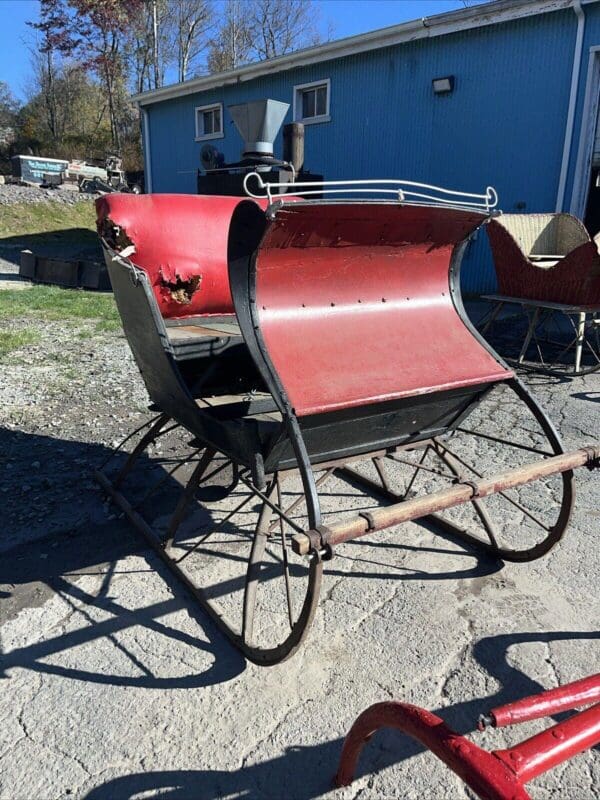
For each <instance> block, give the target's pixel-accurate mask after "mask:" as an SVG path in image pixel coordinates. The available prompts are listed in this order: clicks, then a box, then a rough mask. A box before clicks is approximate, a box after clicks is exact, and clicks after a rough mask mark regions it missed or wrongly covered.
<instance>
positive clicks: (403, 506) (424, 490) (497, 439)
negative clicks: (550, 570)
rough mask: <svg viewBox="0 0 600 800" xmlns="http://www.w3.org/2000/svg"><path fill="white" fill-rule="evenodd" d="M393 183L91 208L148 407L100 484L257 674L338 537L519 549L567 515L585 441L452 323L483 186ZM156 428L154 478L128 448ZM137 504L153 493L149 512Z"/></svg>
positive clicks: (304, 612)
mask: <svg viewBox="0 0 600 800" xmlns="http://www.w3.org/2000/svg"><path fill="white" fill-rule="evenodd" d="M411 188H412V189H413V200H414V202H412V203H410V202H407V199H408V197H407V194H401V195H400V198H401V202H399V201H398V200H395V201H392V202H390V201H366V202H365V201H361V202H355V201H350V200H335V201H322V200H319V201H310V200H298V199H295V200H293V201H291V200H290V201H286V202H279V203H275V204H273V203H271V204H270V205H269V206H268V208H267V209H266V212H265V210H264V204H262V205H261V204H260V203H256V202H254V201H251V200H244V199H241V198H203V197H183V196H172V197H170V198H169V196H166V195H162V196H154V197H153V196H151V195H150V196H146V197H144V198H132V197H126V196H122V197H119V196H118V195H113V196H108V197H105V198H103V199H102V200H101V201H99V218H100V221H99V227H100V230H101V233H102V235H103V239H104V248H105V254H106V259H107V264H108V269H109V272H110V275H111V280H112V283H113V289H114V293H115V298H116V300H117V305H118V308H119V311H120V314H121V317H122V319H123V326H124V329H125V333H126V335H127V338H128V340H129V343H130V346H131V349H132V351H133V354H134V357H135V359H136V362H137V364H138V367H139V368H140V371H141V374H142V377H143V379H144V382H145V384H146V387H147V389H148V392H149V395H150V398H151V400H152V404H153V406H152V407H153V408H155V409H156V411H157V413H158V416H157V417H156V418H155V420H154V421H153V422H152V424H150V425H149V426H147V428H146V429H145V432H140V433H139V434H138V438H139V441H138V443H137V445H136V446H135V447H134V449H133V451H132V453H131V455H129V456H128V457H127V459H126V460H125V462H124V464H122V465H120V469H119V470H116V469H112V470H110V474H109V467H108V466H107V467H106V468H105V469H104V470H103V471H102V472H100V473H98V479H99V481H100V483H101V484H102V486H103V488H104V489H105V490H106V491H107V493H108V494H109V495H110V496H111V497H112V499H113V500H114V501H115V502H116V504H117V505H118V506H119V507H120V508H121V509H122V510H123V511H124V512H125V513H126V515H127V516H128V518H129V519H130V520H131V521H132V522H133V524H134V525H135V526H136V528H137V529H138V530H140V532H142V533H143V534H144V536H145V537H146V538H147V539H148V541H149V542H150V543H151V544H152V545H153V547H154V548H155V549H156V550H157V552H158V553H159V554H160V555H161V557H162V558H163V559H164V560H165V562H166V563H167V564H168V565H169V567H170V568H171V569H172V570H173V571H174V572H175V573H176V574H177V575H178V576H179V577H180V578H182V579H183V580H184V581H185V583H186V584H187V586H188V587H189V588H190V589H191V591H192V592H193V593H194V594H195V596H196V597H197V598H198V599H199V601H200V602H201V604H202V605H203V607H204V608H205V609H206V610H207V611H208V612H209V614H210V615H211V616H212V618H213V620H215V621H216V623H217V624H218V625H219V627H220V628H221V629H222V630H223V631H224V632H225V633H226V634H227V636H228V637H229V638H230V639H231V640H232V642H233V643H234V644H235V645H236V646H237V647H238V648H239V649H240V650H241V651H242V652H243V653H244V654H245V655H246V657H247V658H249V659H250V660H252V661H254V662H256V663H259V664H273V663H277V662H279V661H281V660H283V659H284V658H286V657H289V656H290V655H292V654H293V653H294V652H295V651H296V650H297V648H298V647H299V645H300V644H301V643H302V641H303V639H304V637H305V635H306V633H307V631H308V629H309V627H310V624H311V622H312V619H313V617H314V614H315V611H316V608H317V604H318V599H319V591H320V586H321V579H322V572H323V562H324V561H327V560H328V559H330V558H331V557H332V556H333V554H334V548H335V547H336V546H337V545H340V544H342V543H343V542H349V541H351V540H356V539H359V538H360V537H362V536H363V535H364V534H367V533H371V532H374V531H378V530H383V529H389V528H391V527H392V526H396V525H398V524H399V523H400V522H406V521H411V520H417V519H425V520H427V522H428V523H429V524H430V525H432V526H435V527H436V529H437V530H439V531H440V533H441V534H442V535H443V536H444V537H446V538H447V537H450V538H451V539H453V540H457V541H459V542H462V543H463V544H465V545H466V546H467V547H468V548H469V549H473V550H482V551H484V552H486V553H488V554H491V555H494V556H496V557H499V558H503V559H506V560H514V561H527V560H531V559H534V558H538V557H539V556H541V555H543V554H544V553H546V552H548V550H549V549H550V548H551V547H552V546H553V545H554V544H555V543H556V542H557V541H559V539H560V538H561V536H562V535H563V533H564V531H565V529H566V526H567V523H568V520H569V515H570V512H571V508H572V504H573V488H572V482H573V474H572V470H573V469H574V468H575V467H578V466H582V465H584V464H587V465H589V466H591V465H592V464H594V463H596V462H597V460H598V456H599V455H600V451H599V450H598V449H594V448H583V449H581V450H577V451H574V452H572V453H568V454H565V453H564V452H563V449H562V445H561V443H560V440H559V438H558V435H557V433H556V431H555V430H554V428H553V426H552V424H551V423H550V421H549V420H548V419H547V417H546V416H545V414H544V413H543V411H542V410H541V409H540V408H539V406H538V405H537V404H536V403H535V401H534V400H533V399H532V398H531V396H530V395H529V394H528V392H527V390H526V389H525V387H524V386H523V385H522V384H521V383H520V382H519V381H518V380H517V379H516V378H515V376H514V375H513V373H512V372H511V370H510V369H509V368H508V367H507V366H506V365H505V364H504V363H503V362H502V361H501V359H499V358H498V357H497V356H496V355H495V354H494V352H493V351H492V350H491V349H490V348H489V346H488V345H486V343H485V342H484V341H483V340H482V339H481V338H480V337H479V336H478V334H477V333H476V332H475V331H474V330H473V329H472V327H471V326H470V324H469V322H468V321H467V318H466V315H465V313H464V310H463V308H462V303H461V300H460V294H459V290H458V272H459V265H460V260H461V256H462V252H463V249H464V246H465V243H466V241H467V239H468V237H469V236H470V235H471V234H472V233H473V232H474V231H475V230H476V229H477V228H478V227H479V226H480V225H481V224H482V223H484V222H485V221H486V220H487V218H488V213H489V208H488V207H486V206H487V203H488V199H487V198H486V197H481V198H480V201H479V202H480V206H479V207H478V205H477V202H473V201H472V197H470V198H469V197H467V198H462V199H463V201H464V202H463V203H462V204H459V205H458V206H456V205H454V206H452V205H451V204H450V203H448V201H447V200H441V199H440V195H439V194H438V195H436V196H430V195H428V196H427V197H423V196H422V195H421V194H416V192H414V185H413V186H412V187H411ZM298 189H299V191H300V190H301V189H302V187H301V186H299V187H298ZM308 191H309V192H310V191H311V190H310V189H309V190H308ZM395 196H396V197H398V196H399V195H398V192H397V190H395ZM442 197H444V195H442ZM460 200H461V198H460V197H458V198H457V197H453V198H452V201H453V202H454V203H457V202H459V203H460ZM140 201H143V203H144V206H143V207H142V205H141V203H140ZM469 203H471V205H469ZM182 217H183V218H184V219H185V221H186V223H185V227H184V228H183V229H182V228H181V224H182V223H181V219H182ZM178 226H179V233H180V234H181V233H185V235H184V236H181V235H180V236H179V237H178V238H175V239H173V238H172V237H173V232H174V231H177V230H178ZM169 237H171V238H169ZM169 242H172V247H171V244H169ZM119 251H121V252H119ZM205 254H208V255H209V256H210V257H206V255H205ZM165 284H167V290H168V291H169V292H170V294H169V295H168V296H167V298H166V301H165ZM182 284H184V287H185V291H184V292H183V293H181V292H179V289H180V288H181V285H182ZM173 286H175V287H176V288H175V289H173V288H170V287H173ZM173 292H175V293H176V294H175V295H173ZM185 292H188V293H189V296H188V295H186V294H185ZM515 405H517V406H518V408H519V409H520V410H522V411H523V421H522V423H521V424H517V423H515V420H514V418H513V417H514V408H515ZM507 431H508V432H509V434H508V435H507V433H506V432H507ZM175 439H177V442H176V441H175ZM159 442H164V444H162V445H161V452H162V453H163V456H162V457H163V461H164V463H163V465H162V468H161V469H159V470H156V469H155V462H156V460H157V459H156V457H154V459H149V458H148V457H147V455H146V454H147V453H148V451H149V448H154V449H155V453H156V448H157V443H159ZM153 469H154V471H155V472H156V473H157V474H156V476H155V479H154V482H151V481H150V478H149V477H145V476H149V475H151V474H152V472H153ZM136 475H140V476H141V477H136ZM532 481H535V483H534V484H532ZM174 490H176V491H174ZM159 495H161V496H165V497H166V498H167V499H170V500H171V507H170V509H169V510H168V512H166V513H165V512H164V509H163V510H161V514H160V515H157V512H156V510H155V508H153V502H154V503H155V505H156V501H157V496H159ZM441 512H445V513H444V514H443V515H442V514H441ZM385 536H386V538H385V541H386V542H389V541H390V537H391V536H394V538H395V532H393V531H391V532H389V533H387V534H386V535H385ZM373 538H376V534H374V536H373ZM358 546H362V545H360V543H358V542H357V543H356V544H353V545H348V547H349V548H353V547H358ZM215 574H216V577H215Z"/></svg>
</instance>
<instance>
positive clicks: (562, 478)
mask: <svg viewBox="0 0 600 800" xmlns="http://www.w3.org/2000/svg"><path fill="white" fill-rule="evenodd" d="M515 393H516V395H517V397H518V399H519V401H521V402H520V403H518V404H517V403H515ZM517 409H518V410H519V413H518V414H516V413H515V412H516V410H517ZM517 417H518V419H517ZM506 431H508V433H506ZM562 452H563V449H562V446H561V443H560V440H559V438H558V435H557V433H556V431H555V430H554V428H553V426H552V424H551V423H550V422H549V420H548V418H547V417H546V416H545V414H544V413H543V411H542V410H541V409H540V408H539V406H538V405H537V403H536V402H535V400H534V399H533V398H532V397H531V395H530V394H529V393H528V391H527V390H526V389H525V387H524V386H523V385H522V384H521V383H520V382H519V381H518V380H516V379H515V380H513V381H511V382H509V384H508V385H504V386H503V387H496V388H495V389H494V390H493V391H491V392H490V393H488V395H487V397H486V398H485V399H484V400H483V401H482V403H481V404H480V405H479V407H478V408H477V409H476V410H475V411H474V412H472V413H471V415H470V416H469V417H467V419H466V420H465V421H464V423H463V424H461V425H459V426H458V427H457V428H456V430H455V431H454V433H453V434H452V435H451V436H445V437H441V438H435V439H432V440H429V441H427V442H426V443H423V444H422V445H420V446H417V447H415V449H414V450H412V451H406V452H401V451H400V452H395V453H388V454H386V455H385V456H384V457H378V458H376V459H373V461H372V463H371V464H369V465H365V464H364V463H363V464H361V465H359V467H358V468H357V469H353V468H343V469H341V470H340V472H341V473H342V475H344V474H345V475H346V476H347V477H349V478H351V479H352V480H353V481H357V480H358V482H362V483H363V485H364V486H365V487H366V488H367V489H368V490H370V491H371V493H375V492H379V493H380V494H382V495H384V496H385V497H386V498H387V499H388V500H390V501H391V502H396V503H397V502H401V501H403V500H408V499H411V498H413V497H415V496H421V495H424V494H429V493H433V492H435V491H437V490H439V489H442V488H447V487H448V486H449V485H451V484H452V483H456V482H458V481H460V482H461V483H463V484H464V483H467V484H468V483H469V482H473V485H474V491H475V482H476V481H477V480H479V479H481V478H484V477H485V476H487V475H491V474H498V473H502V472H504V471H509V470H512V469H514V468H515V467H518V466H522V465H524V464H526V463H531V462H535V461H536V460H543V459H544V458H547V457H550V456H554V455H557V454H559V453H562ZM573 502H574V490H573V473H572V472H564V473H561V474H557V475H552V476H551V477H549V478H543V479H540V480H536V481H534V482H532V483H530V484H527V485H525V486H522V487H520V488H519V489H510V490H506V491H500V492H499V493H498V494H495V495H492V496H489V497H486V498H485V499H479V498H477V497H476V496H474V497H473V499H472V500H471V502H468V503H466V504H464V505H461V506H457V507H455V508H451V509H448V510H447V511H446V512H444V514H443V515H441V514H431V515H429V516H428V517H427V518H426V519H427V520H428V521H430V522H431V523H433V525H434V527H436V526H437V527H438V528H439V529H442V530H443V531H444V532H445V533H447V534H450V535H451V536H454V537H457V538H459V539H461V540H463V541H465V542H466V543H467V544H469V545H471V546H473V547H475V548H476V549H482V550H484V551H486V552H487V553H489V554H490V555H492V556H495V557H497V558H500V559H502V560H505V561H521V562H523V561H533V560H535V559H537V558H540V557H541V556H543V555H545V554H546V553H548V551H549V550H550V549H551V548H552V547H553V546H554V545H555V544H556V543H557V542H558V541H559V540H560V539H561V537H562V536H563V534H564V532H565V530H566V527H567V525H568V522H569V518H570V514H571V510H572V507H573Z"/></svg>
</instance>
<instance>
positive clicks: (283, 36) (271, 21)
mask: <svg viewBox="0 0 600 800" xmlns="http://www.w3.org/2000/svg"><path fill="white" fill-rule="evenodd" d="M225 9H226V15H225V21H224V22H223V24H222V25H221V27H220V28H219V30H218V32H217V34H216V36H214V37H213V39H212V41H211V46H210V52H209V58H208V67H209V71H210V72H222V71H223V70H226V69H234V68H235V67H238V66H240V65H241V64H244V63H247V62H249V61H264V60H266V59H268V58H276V57H277V56H282V55H285V53H290V52H291V51H292V50H298V49H299V48H301V47H307V46H309V45H313V44H317V43H318V42H319V41H321V36H320V35H319V31H318V27H317V23H318V17H319V10H318V7H317V6H316V4H315V3H314V2H312V0H244V2H240V0H227V4H226V6H225Z"/></svg>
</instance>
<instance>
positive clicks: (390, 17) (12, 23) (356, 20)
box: [0, 0, 464, 100]
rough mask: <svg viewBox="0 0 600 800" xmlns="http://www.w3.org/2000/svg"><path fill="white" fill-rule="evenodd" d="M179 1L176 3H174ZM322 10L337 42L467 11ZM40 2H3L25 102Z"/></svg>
mask: <svg viewBox="0 0 600 800" xmlns="http://www.w3.org/2000/svg"><path fill="white" fill-rule="evenodd" d="M174 1H175V0H174ZM125 2H126V0H125ZM313 2H314V3H315V5H317V6H318V7H319V9H320V20H319V22H320V27H321V28H322V33H323V35H325V34H326V32H327V28H328V24H330V25H331V27H332V29H333V37H332V38H334V39H341V38H343V37H345V36H354V35H355V34H358V33H365V32H366V31H372V30H376V29H377V28H385V27H387V26H388V25H396V24H397V23H399V22H406V21H408V20H411V19H418V18H420V17H428V16H432V15H433V14H442V13H443V12H445V11H453V10H454V9H457V8H463V7H464V3H463V2H462V0H313ZM38 14H39V2H38V0H0V31H2V34H3V35H2V44H1V46H0V80H2V81H6V83H8V85H9V86H10V87H11V89H12V92H13V94H14V95H15V96H16V97H17V98H19V99H20V100H24V99H25V95H26V90H27V82H28V77H29V71H30V64H29V61H30V48H31V47H32V46H33V45H34V41H35V34H34V31H32V30H31V28H29V27H28V26H27V24H26V23H27V21H32V20H35V19H37V18H38Z"/></svg>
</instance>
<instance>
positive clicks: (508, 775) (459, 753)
mask: <svg viewBox="0 0 600 800" xmlns="http://www.w3.org/2000/svg"><path fill="white" fill-rule="evenodd" d="M380 728H397V729H398V730H400V731H402V732H403V733H406V734H408V735H409V736H411V737H412V738H413V739H417V740H418V741H419V742H421V744H423V745H424V746H425V747H427V748H428V749H429V750H431V751H432V752H433V753H435V755H436V756H437V757H438V758H440V759H441V760H442V761H443V762H444V763H445V764H447V765H448V766H449V767H450V769H451V770H453V771H454V772H455V773H456V774H457V775H458V776H459V777H460V778H461V779H462V780H463V781H464V782H465V783H466V784H467V785H468V786H470V787H471V789H473V791H474V792H476V793H477V794H478V795H479V797H481V798H484V800H530V795H529V794H528V793H527V792H526V790H525V789H524V787H523V785H522V782H521V781H520V780H519V779H518V778H517V777H516V775H515V773H514V769H513V767H512V765H511V764H510V762H508V763H505V762H504V761H503V760H501V759H499V758H496V757H495V756H494V755H492V754H491V753H488V752H487V751H486V750H482V749H481V748H480V747H477V745H475V744H473V743H472V742H470V741H469V740H468V739H465V737H464V736H459V735H458V734H457V733H455V732H454V731H453V730H451V729H450V728H449V727H448V726H447V725H446V724H445V723H444V721H443V720H442V719H440V718H439V717H437V716H436V715H435V714H432V713H431V712H430V711H426V710H425V709H423V708H418V707H417V706H413V705H410V704H408V703H398V702H394V701H389V702H385V703H376V704H375V705H373V706H371V707H370V708H367V709H366V711H363V713H362V714H361V715H360V716H359V717H358V719H357V720H356V722H355V723H354V725H353V726H352V728H351V729H350V732H349V733H348V735H347V736H346V740H345V742H344V747H343V749H342V755H341V758H340V764H339V768H338V772H337V775H336V778H335V782H336V784H337V785H338V786H347V785H348V784H349V783H351V782H352V779H353V776H354V772H355V769H356V764H357V762H358V758H359V756H360V753H361V750H362V748H363V745H364V744H365V742H366V741H367V740H368V739H370V738H371V736H372V735H373V734H374V733H375V732H376V731H378V730H379V729H380Z"/></svg>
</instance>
